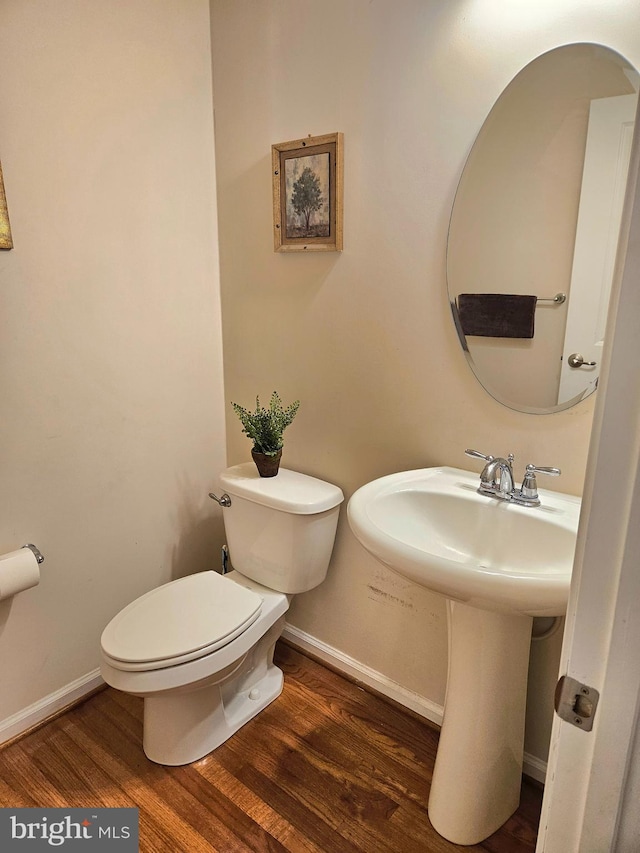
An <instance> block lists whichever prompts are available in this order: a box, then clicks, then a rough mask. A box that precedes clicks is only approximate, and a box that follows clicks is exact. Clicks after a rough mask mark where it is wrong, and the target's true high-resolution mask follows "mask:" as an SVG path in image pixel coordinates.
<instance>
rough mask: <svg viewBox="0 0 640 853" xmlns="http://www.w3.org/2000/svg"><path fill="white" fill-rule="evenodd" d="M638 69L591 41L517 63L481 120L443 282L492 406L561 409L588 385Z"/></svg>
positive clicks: (596, 354)
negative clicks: (495, 402)
mask: <svg viewBox="0 0 640 853" xmlns="http://www.w3.org/2000/svg"><path fill="white" fill-rule="evenodd" d="M639 82H640V77H639V75H638V72H637V71H636V70H635V69H634V68H633V67H632V66H631V65H630V64H629V62H627V61H626V60H625V59H624V58H623V57H622V56H620V54H618V53H616V52H615V51H613V50H611V49H609V48H607V47H603V46H601V45H596V44H571V45H564V46H562V47H558V48H556V49H554V50H551V51H549V52H548V53H545V54H543V55H542V56H540V57H538V58H537V59H535V60H534V61H533V62H531V63H530V64H529V65H527V66H526V67H525V68H524V69H523V70H522V71H520V73H519V74H518V75H517V76H516V77H515V78H514V80H513V81H512V82H511V83H510V84H509V86H507V88H506V89H505V90H504V92H503V93H502V95H501V96H500V98H499V99H498V101H497V102H496V104H495V106H494V107H493V109H492V110H491V112H490V113H489V116H488V118H487V120H486V121H485V123H484V125H483V126H482V129H481V130H480V133H479V134H478V138H477V139H476V141H475V143H474V145H473V148H472V150H471V153H470V155H469V158H468V160H467V163H466V165H465V167H464V171H463V173H462V177H461V179H460V184H459V187H458V190H457V192H456V197H455V201H454V205H453V211H452V214H451V222H450V226H449V238H448V243H447V282H448V288H449V298H450V301H451V308H452V311H453V316H454V321H455V324H456V328H457V330H458V334H459V337H460V341H461V343H462V347H463V349H464V351H465V353H466V355H467V358H468V361H469V364H470V365H471V368H472V370H473V371H474V373H475V374H476V376H477V378H478V379H479V381H480V382H481V383H482V385H483V386H484V387H485V389H486V390H487V391H488V392H489V393H490V394H491V395H492V396H493V397H495V399H496V400H498V401H500V402H501V403H503V404H504V405H506V406H509V407H510V408H512V409H516V410H518V411H522V412H530V413H535V414H543V413H548V412H557V411H560V410H562V409H567V408H569V407H570V406H572V405H575V404H576V403H578V402H579V401H580V400H583V399H585V397H587V396H588V395H589V394H591V393H592V392H593V391H594V390H595V389H596V387H597V383H598V372H599V365H600V362H601V358H602V344H603V338H604V326H605V323H606V315H607V309H608V305H609V293H610V289H611V280H612V275H613V267H614V263H615V255H616V248H617V240H618V234H619V229H620V222H621V216H622V207H623V201H624V193H625V188H626V183H627V171H628V165H629V156H630V151H631V140H632V137H633V127H634V119H635V113H636V103H637V94H638V85H639Z"/></svg>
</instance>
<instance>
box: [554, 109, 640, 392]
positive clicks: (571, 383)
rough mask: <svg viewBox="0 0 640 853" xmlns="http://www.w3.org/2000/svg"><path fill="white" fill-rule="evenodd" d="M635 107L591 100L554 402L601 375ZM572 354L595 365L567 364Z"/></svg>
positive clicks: (580, 390)
mask: <svg viewBox="0 0 640 853" xmlns="http://www.w3.org/2000/svg"><path fill="white" fill-rule="evenodd" d="M636 103H637V97H636V95H618V96H617V97H613V98H598V99H597V100H593V101H591V107H590V110H589V128H588V131H587V144H586V149H585V159H584V169H583V173H582V189H581V192H580V206H579V210H578V223H577V230H576V240H575V249H574V255H573V268H572V272H571V287H570V289H569V303H568V308H567V325H566V330H565V340H564V349H563V354H562V365H561V370H560V388H559V393H558V403H564V402H565V401H567V400H572V399H573V398H574V397H576V396H578V395H579V394H582V393H583V392H584V389H585V387H586V386H587V385H589V384H595V383H596V382H597V379H598V375H599V373H600V365H601V362H602V347H603V342H604V330H605V325H606V322H607V311H608V308H609V297H610V293H611V280H612V277H613V269H614V264H615V259H616V250H617V246H618V235H619V233H620V221H621V217H622V207H623V204H624V194H625V189H626V186H627V173H628V169H629V156H630V153H631V141H632V138H633V125H634V118H635V111H636ZM576 355H580V356H582V358H583V360H584V362H595V365H593V366H587V365H585V366H583V367H575V366H571V362H574V363H575V356H576ZM571 356H574V358H573V359H572V358H571ZM578 360H579V359H578Z"/></svg>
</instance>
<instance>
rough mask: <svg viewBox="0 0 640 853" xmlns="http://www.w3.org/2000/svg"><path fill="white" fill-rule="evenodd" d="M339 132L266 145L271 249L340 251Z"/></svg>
mask: <svg viewBox="0 0 640 853" xmlns="http://www.w3.org/2000/svg"><path fill="white" fill-rule="evenodd" d="M343 144H344V143H343V135H342V133H328V134H325V135H324V136H308V137H307V138H306V139H295V140H292V141H291V142H281V143H279V144H278V145H272V146H271V160H272V167H273V168H272V172H273V243H274V251H276V252H341V251H342V213H343V210H342V207H343V168H344V167H343Z"/></svg>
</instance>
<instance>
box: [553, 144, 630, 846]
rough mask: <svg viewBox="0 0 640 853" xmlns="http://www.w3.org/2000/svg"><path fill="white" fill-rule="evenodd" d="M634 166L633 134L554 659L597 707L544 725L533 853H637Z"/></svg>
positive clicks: (555, 719) (562, 671)
mask: <svg viewBox="0 0 640 853" xmlns="http://www.w3.org/2000/svg"><path fill="white" fill-rule="evenodd" d="M637 136H640V134H639V135H637ZM639 161H640V140H639V139H638V138H637V137H636V139H635V140H634V146H633V151H632V160H631V175H630V179H629V187H630V192H629V197H628V199H627V202H626V205H625V212H624V215H623V229H624V230H625V232H626V233H624V234H623V236H622V238H621V244H620V245H621V249H620V252H619V258H622V262H620V261H619V262H618V263H617V266H616V274H615V276H614V285H613V293H612V304H611V308H610V312H609V314H610V316H609V321H608V323H607V330H606V340H605V348H604V358H603V365H602V371H601V383H600V388H599V391H598V399H597V402H596V411H595V416H594V426H593V433H592V440H591V448H590V452H589V461H588V467H587V482H586V485H585V493H584V497H583V510H582V518H581V524H580V529H579V533H578V548H577V553H576V563H575V567H574V577H573V580H572V584H571V595H570V600H569V608H568V611H567V623H566V631H565V639H564V644H563V650H562V661H561V673H562V674H568V675H570V676H572V677H573V678H576V679H577V680H578V681H580V682H584V683H586V684H588V685H589V686H591V687H594V688H595V689H596V690H598V691H599V692H600V702H599V705H598V707H597V710H596V713H595V717H594V726H593V730H592V731H591V732H586V731H581V730H580V729H579V728H576V727H574V726H572V725H571V724H570V723H568V722H563V721H561V720H560V719H559V718H558V717H557V716H556V717H555V718H554V725H553V731H552V736H551V751H550V755H549V763H548V769H547V783H546V786H545V794H544V801H543V810H542V818H541V822H540V831H539V835H538V846H537V851H538V853H543V851H544V853H608V851H616V853H637V851H638V850H640V817H639V815H638V808H637V802H633V803H632V804H631V806H630V807H627V804H628V802H629V795H630V794H633V796H635V795H636V794H637V790H638V770H640V750H639V749H638V741H637V740H636V727H637V724H638V708H639V699H640V287H638V282H639V281H640V187H639V185H638V163H639ZM625 255H626V258H625ZM622 266H624V269H622Z"/></svg>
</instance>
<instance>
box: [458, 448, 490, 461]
mask: <svg viewBox="0 0 640 853" xmlns="http://www.w3.org/2000/svg"><path fill="white" fill-rule="evenodd" d="M465 456H473V457H474V458H475V459H484V461H485V462H493V456H487V454H486V453H480V451H479V450H465Z"/></svg>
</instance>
